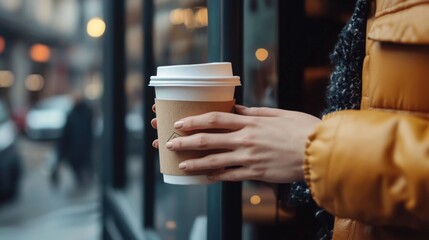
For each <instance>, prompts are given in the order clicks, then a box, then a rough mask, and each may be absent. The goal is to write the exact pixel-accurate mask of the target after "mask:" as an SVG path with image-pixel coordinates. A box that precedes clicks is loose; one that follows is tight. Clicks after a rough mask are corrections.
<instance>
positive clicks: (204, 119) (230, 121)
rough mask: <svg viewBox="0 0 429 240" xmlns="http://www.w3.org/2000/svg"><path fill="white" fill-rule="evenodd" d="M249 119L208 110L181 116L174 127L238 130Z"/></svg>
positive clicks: (182, 128)
mask: <svg viewBox="0 0 429 240" xmlns="http://www.w3.org/2000/svg"><path fill="white" fill-rule="evenodd" d="M248 122H249V119H247V118H246V117H243V116H240V115H237V114H233V113H224V112H210V113H205V114H202V115H198V116H192V117H187V118H183V119H181V120H179V121H177V122H176V123H174V127H175V128H176V129H180V130H182V131H191V130H198V129H230V130H238V129H241V128H243V127H244V126H245V125H247V124H248Z"/></svg>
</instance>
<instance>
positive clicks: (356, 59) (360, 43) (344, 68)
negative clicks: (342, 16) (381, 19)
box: [288, 0, 371, 239]
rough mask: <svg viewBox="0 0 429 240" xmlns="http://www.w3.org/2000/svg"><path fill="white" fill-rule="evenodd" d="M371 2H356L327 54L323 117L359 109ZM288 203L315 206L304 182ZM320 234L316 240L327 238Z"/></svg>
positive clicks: (297, 185)
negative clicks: (330, 68) (330, 70)
mask: <svg viewBox="0 0 429 240" xmlns="http://www.w3.org/2000/svg"><path fill="white" fill-rule="evenodd" d="M370 4H371V0H357V2H356V6H355V9H354V12H353V14H352V17H351V19H350V20H349V22H348V23H347V24H346V26H345V27H344V28H343V30H342V31H341V33H340V35H339V39H338V42H337V44H336V46H335V48H334V51H333V53H332V54H331V56H330V57H331V61H332V63H333V64H334V71H333V73H332V75H331V79H330V83H329V86H328V89H327V108H326V109H325V110H324V111H323V113H322V114H323V115H326V114H329V113H331V112H335V111H340V110H346V109H359V108H360V101H361V96H362V65H363V58H364V56H365V37H366V21H367V15H368V11H369V7H370ZM288 204H289V205H292V206H298V205H303V204H308V205H313V206H314V205H315V203H314V201H313V200H312V199H311V193H310V189H309V188H308V186H307V185H306V184H305V182H295V183H292V184H291V189H290V194H289V199H288ZM328 224H330V223H328ZM328 238H330V236H329V234H327V233H323V234H322V236H320V237H319V238H318V239H328Z"/></svg>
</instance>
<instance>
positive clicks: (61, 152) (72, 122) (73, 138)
mask: <svg viewBox="0 0 429 240" xmlns="http://www.w3.org/2000/svg"><path fill="white" fill-rule="evenodd" d="M71 97H72V100H73V102H74V106H73V108H72V109H71V111H70V113H69V114H68V115H67V120H66V123H65V126H64V129H63V133H62V135H61V138H60V139H59V140H58V142H57V145H56V147H57V149H56V151H57V163H56V166H55V167H54V170H53V172H52V181H53V183H54V184H55V183H56V182H57V181H58V177H59V176H58V174H59V172H58V167H59V165H60V163H61V162H62V161H64V162H66V163H67V164H68V165H69V166H70V167H71V169H72V171H73V174H74V177H75V179H76V182H77V184H78V185H79V186H86V185H87V184H89V183H90V182H91V181H92V179H93V174H94V167H93V162H92V158H91V155H92V141H93V134H92V133H93V126H92V124H93V123H92V119H93V116H92V109H91V106H90V105H89V103H88V102H87V101H86V100H85V99H84V98H83V97H82V95H81V94H80V93H77V92H75V93H73V94H72V95H71Z"/></svg>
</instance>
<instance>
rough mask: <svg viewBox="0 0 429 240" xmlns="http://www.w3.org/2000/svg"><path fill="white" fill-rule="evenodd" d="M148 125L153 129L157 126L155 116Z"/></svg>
mask: <svg viewBox="0 0 429 240" xmlns="http://www.w3.org/2000/svg"><path fill="white" fill-rule="evenodd" d="M150 125H152V127H153V128H155V129H157V128H158V122H157V121H156V118H154V119H152V120H151V121H150Z"/></svg>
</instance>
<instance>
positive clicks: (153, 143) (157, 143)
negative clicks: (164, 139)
mask: <svg viewBox="0 0 429 240" xmlns="http://www.w3.org/2000/svg"><path fill="white" fill-rule="evenodd" d="M152 147H154V148H156V149H158V148H159V142H158V139H155V140H153V142H152Z"/></svg>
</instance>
